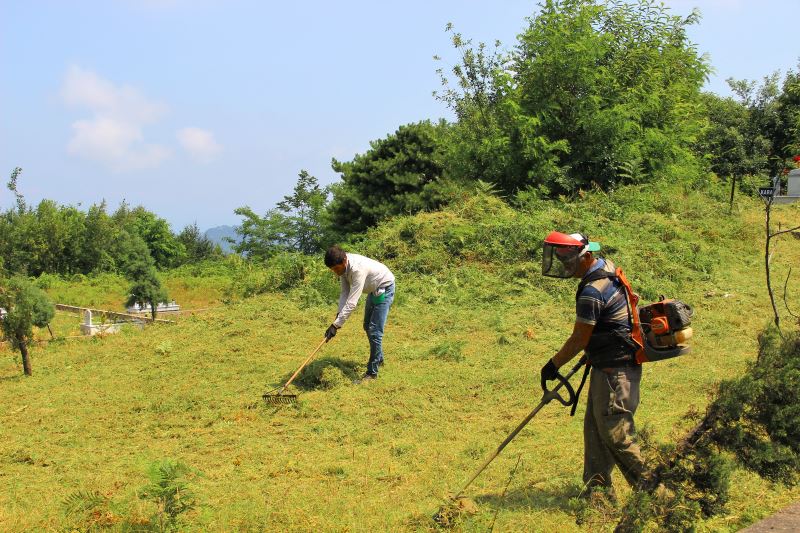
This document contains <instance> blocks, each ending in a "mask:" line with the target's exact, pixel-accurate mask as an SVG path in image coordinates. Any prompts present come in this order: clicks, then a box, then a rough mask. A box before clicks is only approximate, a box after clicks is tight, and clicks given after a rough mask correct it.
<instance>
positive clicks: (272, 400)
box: [262, 394, 297, 405]
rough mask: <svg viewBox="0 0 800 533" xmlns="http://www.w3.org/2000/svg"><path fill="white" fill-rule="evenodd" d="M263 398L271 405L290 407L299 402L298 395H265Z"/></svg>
mask: <svg viewBox="0 0 800 533" xmlns="http://www.w3.org/2000/svg"><path fill="white" fill-rule="evenodd" d="M262 398H264V401H265V402H267V403H268V404H270V405H290V404H293V403H295V402H297V395H296V394H264V395H263V396H262Z"/></svg>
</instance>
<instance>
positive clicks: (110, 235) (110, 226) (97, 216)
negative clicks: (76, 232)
mask: <svg viewBox="0 0 800 533" xmlns="http://www.w3.org/2000/svg"><path fill="white" fill-rule="evenodd" d="M84 227H85V239H84V241H83V248H82V250H81V258H80V271H81V272H83V273H85V274H88V273H90V272H95V271H96V272H109V271H113V270H115V269H116V268H117V266H118V258H116V257H115V256H114V248H115V245H114V243H116V242H117V240H118V238H119V233H120V229H119V227H118V226H117V224H116V223H115V222H114V220H113V219H112V218H111V216H110V215H109V214H108V211H107V205H106V201H105V200H103V201H102V202H100V203H99V204H94V205H92V206H91V207H90V208H89V210H88V211H87V213H86V217H85V219H84Z"/></svg>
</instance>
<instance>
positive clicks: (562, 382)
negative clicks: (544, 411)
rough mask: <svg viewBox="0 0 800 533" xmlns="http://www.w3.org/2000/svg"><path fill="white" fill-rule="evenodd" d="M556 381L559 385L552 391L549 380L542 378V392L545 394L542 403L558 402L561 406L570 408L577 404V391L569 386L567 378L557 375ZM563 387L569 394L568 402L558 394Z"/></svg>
mask: <svg viewBox="0 0 800 533" xmlns="http://www.w3.org/2000/svg"><path fill="white" fill-rule="evenodd" d="M556 379H557V380H558V385H556V386H555V387H553V388H552V389H548V388H547V380H546V379H544V378H542V391H543V392H544V397H543V398H542V401H546V402H549V401H550V400H558V402H559V403H560V404H561V405H563V406H565V407H569V406H570V405H572V404H574V403H575V390H574V389H573V388H572V385H570V384H569V381H568V380H567V378H565V377H564V376H562V375H561V374H559V373H556ZM562 386H563V387H564V388H566V389H567V394H568V395H569V399H568V400H565V399H564V397H563V396H561V395H560V394H559V393H558V392H557V391H558V389H560V388H561V387H562Z"/></svg>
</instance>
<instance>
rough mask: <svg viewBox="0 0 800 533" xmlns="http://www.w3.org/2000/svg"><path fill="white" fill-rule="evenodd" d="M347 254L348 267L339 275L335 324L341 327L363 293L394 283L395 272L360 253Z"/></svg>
mask: <svg viewBox="0 0 800 533" xmlns="http://www.w3.org/2000/svg"><path fill="white" fill-rule="evenodd" d="M346 255H347V268H346V269H345V271H344V274H342V275H341V276H340V277H339V281H340V283H341V285H342V292H341V294H339V314H338V315H337V316H336V320H335V321H334V322H333V325H334V326H336V327H337V328H340V327H342V326H343V325H344V323H345V322H346V321H347V318H348V317H349V316H350V313H352V312H353V309H355V308H356V305H358V299H359V298H360V297H361V294H362V293H370V292H375V291H377V290H378V289H380V288H383V287H388V286H389V285H391V284H392V283H394V274H392V271H391V270H389V269H388V268H387V267H386V265H384V264H383V263H379V262H378V261H375V260H374V259H370V258H369V257H364V256H363V255H358V254H350V253H348V254H346Z"/></svg>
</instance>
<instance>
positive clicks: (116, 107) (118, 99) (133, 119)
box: [61, 65, 170, 171]
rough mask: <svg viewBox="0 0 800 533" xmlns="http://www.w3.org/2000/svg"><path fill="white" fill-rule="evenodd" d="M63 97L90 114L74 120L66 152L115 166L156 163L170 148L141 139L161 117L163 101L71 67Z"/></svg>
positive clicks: (129, 167)
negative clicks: (148, 127) (154, 100)
mask: <svg viewBox="0 0 800 533" xmlns="http://www.w3.org/2000/svg"><path fill="white" fill-rule="evenodd" d="M61 96H62V98H63V99H64V102H65V103H67V104H68V105H70V106H75V107H83V108H86V109H88V110H89V112H90V113H91V114H92V116H91V117H90V118H85V119H81V120H77V121H75V122H73V123H72V130H73V136H72V138H71V139H70V141H69V144H68V145H67V151H68V152H69V153H70V154H73V155H76V156H79V157H84V158H86V159H89V160H92V161H99V162H101V163H104V164H106V165H107V166H109V167H110V168H112V169H113V170H115V171H126V170H138V169H142V168H152V167H156V166H158V165H159V164H160V163H161V162H162V161H163V160H164V159H166V158H167V157H169V155H170V150H169V149H168V148H166V147H164V146H160V145H157V144H148V143H146V142H145V141H144V136H143V134H142V129H143V127H144V126H145V125H147V124H152V123H154V122H156V121H157V120H159V119H160V118H161V117H162V116H163V115H164V113H165V112H166V106H164V105H163V104H161V103H159V102H152V101H150V100H148V99H147V98H146V97H145V96H144V95H142V94H141V93H140V92H139V91H138V90H137V89H135V88H134V87H130V86H128V85H121V86H117V85H114V84H113V83H111V82H110V81H108V80H106V79H103V78H101V77H100V76H98V75H97V74H95V73H94V72H91V71H89V70H85V69H82V68H81V67H78V66H75V65H73V66H71V67H70V68H69V70H68V71H67V75H66V77H65V79H64V85H63V86H62V88H61Z"/></svg>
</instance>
